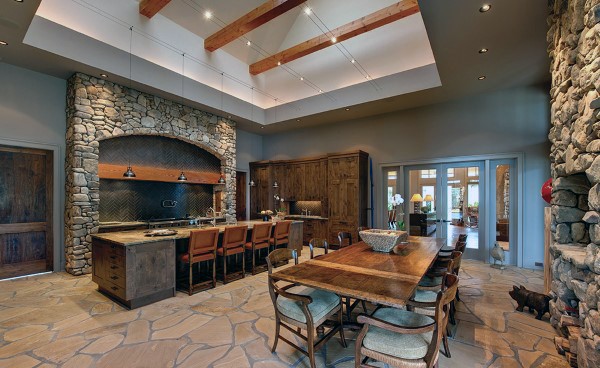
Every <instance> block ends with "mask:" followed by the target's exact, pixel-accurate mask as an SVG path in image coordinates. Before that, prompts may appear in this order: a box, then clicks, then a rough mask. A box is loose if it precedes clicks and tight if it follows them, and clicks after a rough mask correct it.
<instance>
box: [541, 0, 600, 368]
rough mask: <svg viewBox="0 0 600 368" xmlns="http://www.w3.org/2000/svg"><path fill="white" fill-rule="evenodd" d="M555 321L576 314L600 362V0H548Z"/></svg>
mask: <svg viewBox="0 0 600 368" xmlns="http://www.w3.org/2000/svg"><path fill="white" fill-rule="evenodd" d="M550 8H551V14H550V17H549V19H548V24H549V25H550V29H549V31H548V36H547V40H548V43H549V47H548V52H549V54H550V58H551V72H552V89H551V90H550V95H551V106H552V107H551V123H552V127H551V130H550V134H549V138H550V141H551V143H552V148H551V152H550V161H551V169H552V178H553V194H552V231H553V232H554V242H553V244H552V245H551V253H552V255H553V256H554V261H553V267H552V269H553V281H552V291H553V294H554V300H553V301H552V302H551V315H552V317H551V322H552V324H553V325H554V326H555V327H557V326H558V324H559V322H560V320H561V316H562V315H565V314H571V315H574V316H577V317H578V322H579V325H580V326H581V330H580V337H579V338H578V339H577V340H576V344H574V345H576V347H575V346H572V347H571V350H575V354H576V355H577V364H578V366H579V367H598V366H600V314H599V309H600V303H599V300H600V290H599V285H600V252H599V251H598V249H599V248H598V246H599V245H600V214H599V212H600V154H599V153H600V139H599V138H600V134H599V133H600V123H599V122H598V120H599V118H600V99H599V97H598V95H599V94H598V92H599V90H600V23H599V22H600V1H599V0H555V1H550Z"/></svg>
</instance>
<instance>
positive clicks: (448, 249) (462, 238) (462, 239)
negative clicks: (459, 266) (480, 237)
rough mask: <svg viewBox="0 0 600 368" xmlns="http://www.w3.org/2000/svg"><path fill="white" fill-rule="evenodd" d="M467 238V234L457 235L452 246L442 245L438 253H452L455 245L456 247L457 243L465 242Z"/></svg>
mask: <svg viewBox="0 0 600 368" xmlns="http://www.w3.org/2000/svg"><path fill="white" fill-rule="evenodd" d="M467 237H468V234H458V239H457V240H456V243H454V246H451V245H444V246H443V247H442V249H440V253H442V254H444V253H452V251H454V250H456V245H458V243H461V242H464V243H466V242H467Z"/></svg>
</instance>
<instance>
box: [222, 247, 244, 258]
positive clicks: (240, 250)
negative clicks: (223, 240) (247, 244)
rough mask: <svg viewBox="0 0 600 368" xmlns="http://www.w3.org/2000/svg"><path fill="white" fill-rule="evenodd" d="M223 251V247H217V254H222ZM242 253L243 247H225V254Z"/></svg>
mask: <svg viewBox="0 0 600 368" xmlns="http://www.w3.org/2000/svg"><path fill="white" fill-rule="evenodd" d="M224 252H225V251H224V250H223V248H219V249H217V254H218V255H220V256H222V255H223V253H224ZM238 253H244V247H236V248H229V249H227V255H228V256H230V255H232V254H238Z"/></svg>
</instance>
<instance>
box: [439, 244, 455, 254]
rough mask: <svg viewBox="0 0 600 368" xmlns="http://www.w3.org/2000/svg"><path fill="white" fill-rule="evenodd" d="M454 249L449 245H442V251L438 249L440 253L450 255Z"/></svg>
mask: <svg viewBox="0 0 600 368" xmlns="http://www.w3.org/2000/svg"><path fill="white" fill-rule="evenodd" d="M454 249H455V248H454V247H453V246H450V245H444V246H443V247H442V249H440V253H452V251H453V250H454Z"/></svg>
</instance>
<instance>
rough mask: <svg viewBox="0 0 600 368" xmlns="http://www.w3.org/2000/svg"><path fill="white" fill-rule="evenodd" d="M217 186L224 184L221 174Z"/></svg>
mask: <svg viewBox="0 0 600 368" xmlns="http://www.w3.org/2000/svg"><path fill="white" fill-rule="evenodd" d="M218 183H219V184H225V179H223V174H221V176H220V177H219V181H218Z"/></svg>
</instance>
